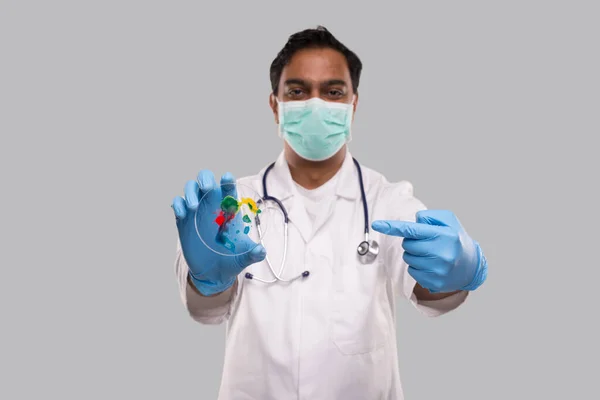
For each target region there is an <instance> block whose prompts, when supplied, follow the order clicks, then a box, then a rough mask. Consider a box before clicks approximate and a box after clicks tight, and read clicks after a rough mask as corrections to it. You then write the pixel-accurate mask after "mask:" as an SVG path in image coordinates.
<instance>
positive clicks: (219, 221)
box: [215, 211, 225, 226]
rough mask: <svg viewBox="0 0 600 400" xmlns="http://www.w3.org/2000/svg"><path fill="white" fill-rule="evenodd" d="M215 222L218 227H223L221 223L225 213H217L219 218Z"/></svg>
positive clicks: (223, 220)
mask: <svg viewBox="0 0 600 400" xmlns="http://www.w3.org/2000/svg"><path fill="white" fill-rule="evenodd" d="M215 222H216V223H217V225H219V226H221V225H223V223H224V222H225V213H224V212H223V211H221V212H220V213H219V216H218V217H217V218H216V219H215Z"/></svg>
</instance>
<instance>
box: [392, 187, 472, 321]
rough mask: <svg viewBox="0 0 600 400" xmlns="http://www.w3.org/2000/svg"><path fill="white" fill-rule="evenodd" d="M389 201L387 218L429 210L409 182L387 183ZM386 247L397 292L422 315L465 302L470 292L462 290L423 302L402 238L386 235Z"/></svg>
mask: <svg viewBox="0 0 600 400" xmlns="http://www.w3.org/2000/svg"><path fill="white" fill-rule="evenodd" d="M382 199H384V203H385V204H386V209H385V217H384V218H385V219H390V220H403V221H411V222H414V221H416V214H417V212H419V211H421V210H426V209H427V208H426V206H425V205H424V204H423V203H422V202H421V201H420V200H419V199H417V198H416V197H415V196H414V194H413V186H412V184H411V183H410V182H407V181H401V182H398V183H392V184H390V183H386V185H385V187H384V190H383V196H382ZM382 241H383V243H384V246H385V249H386V251H385V261H384V262H385V266H386V270H387V273H388V276H389V278H390V281H391V282H390V283H391V285H392V287H393V290H394V293H395V294H396V295H398V296H400V297H401V298H404V299H407V300H408V301H409V302H410V303H411V304H412V305H413V306H414V307H415V308H416V309H417V310H418V311H419V312H420V313H421V314H423V315H425V316H428V317H438V316H441V315H444V314H446V313H448V312H450V311H452V310H454V309H456V308H458V307H459V306H460V305H462V304H463V303H464V302H465V300H466V299H467V297H468V292H459V293H456V294H453V295H451V296H449V297H446V298H444V299H441V300H434V301H421V300H417V297H416V296H415V294H414V293H413V290H414V288H415V285H416V283H417V282H416V281H415V279H414V278H413V277H412V276H411V275H410V274H409V273H408V265H407V264H406V262H405V261H404V259H403V258H402V256H403V254H404V249H403V248H402V238H398V237H394V236H389V235H385V236H384V237H383V238H382Z"/></svg>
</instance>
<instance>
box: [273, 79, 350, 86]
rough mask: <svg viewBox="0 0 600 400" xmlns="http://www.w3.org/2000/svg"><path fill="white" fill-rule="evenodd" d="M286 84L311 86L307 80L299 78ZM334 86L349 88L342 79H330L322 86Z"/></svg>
mask: <svg viewBox="0 0 600 400" xmlns="http://www.w3.org/2000/svg"><path fill="white" fill-rule="evenodd" d="M284 84H285V85H302V86H310V84H308V83H307V82H306V81H305V80H303V79H297V78H292V79H288V80H286V81H285V82H284ZM333 85H340V86H347V84H346V81H344V80H342V79H330V80H328V81H325V82H323V83H322V84H321V86H333Z"/></svg>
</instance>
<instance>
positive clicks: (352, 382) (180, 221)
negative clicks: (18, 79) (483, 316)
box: [173, 27, 487, 400]
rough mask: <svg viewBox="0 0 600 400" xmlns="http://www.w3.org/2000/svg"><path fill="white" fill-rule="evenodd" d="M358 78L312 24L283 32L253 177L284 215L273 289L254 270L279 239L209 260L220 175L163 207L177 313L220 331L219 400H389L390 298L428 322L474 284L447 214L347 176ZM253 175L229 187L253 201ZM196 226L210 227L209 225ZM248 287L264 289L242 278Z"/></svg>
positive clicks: (390, 187) (405, 187)
mask: <svg viewBox="0 0 600 400" xmlns="http://www.w3.org/2000/svg"><path fill="white" fill-rule="evenodd" d="M361 68H362V65H361V61H360V60H359V58H358V57H357V56H356V55H355V54H354V53H353V52H351V51H350V50H348V49H347V48H346V47H345V46H344V45H343V44H341V43H340V42H339V41H338V40H336V39H335V38H334V37H333V36H332V35H331V33H329V32H328V31H327V30H326V29H325V28H323V27H318V28H317V29H308V30H305V31H302V32H299V33H296V34H295V35H292V36H291V37H290V38H289V41H288V42H287V44H286V45H285V47H284V48H283V49H282V50H281V52H280V53H279V54H278V55H277V57H276V58H275V60H274V61H273V63H272V66H271V74H270V76H271V84H272V90H273V91H272V94H271V95H270V99H269V102H270V106H271V108H272V110H273V115H274V117H275V122H276V124H277V126H278V131H279V135H280V137H282V138H283V144H284V149H283V152H282V153H281V154H280V156H279V158H278V159H277V161H276V163H275V165H274V166H273V168H272V169H270V171H269V172H268V177H267V179H266V180H267V186H268V191H269V195H270V196H273V197H276V198H277V199H279V200H280V201H281V202H282V204H283V206H284V207H285V209H286V210H287V212H288V215H289V231H288V234H289V238H288V246H287V258H286V260H287V261H286V263H287V264H286V270H285V273H284V276H280V278H282V279H284V280H288V281H289V282H282V281H278V280H277V279H274V277H273V274H274V273H271V272H270V271H271V269H270V268H269V266H268V264H267V262H266V261H267V260H266V259H265V257H266V256H267V255H268V258H269V260H270V261H271V262H272V263H273V265H274V270H275V271H277V270H278V266H279V264H278V263H277V260H281V259H282V258H283V255H284V254H283V247H284V239H283V233H282V232H283V230H282V229H279V230H277V232H268V237H267V239H266V240H265V242H264V245H265V246H264V247H263V246H262V245H258V246H256V247H243V246H245V245H246V246H247V245H248V243H249V242H245V245H244V244H242V247H243V248H247V249H249V251H246V252H245V253H244V254H241V255H238V256H235V257H228V256H221V255H217V254H215V253H214V252H212V251H211V250H209V249H207V248H206V246H204V245H203V244H202V243H201V242H200V240H199V239H198V235H197V234H196V225H195V221H194V218H195V217H194V215H195V212H196V209H197V208H198V202H199V199H200V198H202V196H203V195H204V194H206V193H208V192H210V193H214V192H215V191H214V190H213V189H217V190H216V192H217V193H219V195H218V196H217V197H216V198H215V199H214V202H215V204H213V205H216V206H217V207H218V201H219V200H220V199H221V198H223V197H224V196H226V195H227V194H232V193H233V191H234V190H235V189H231V187H232V185H228V184H231V183H233V182H234V178H233V176H232V175H231V174H225V175H224V176H223V177H222V178H221V185H222V186H219V185H217V183H216V181H215V178H214V176H213V174H212V173H211V172H210V171H206V170H205V171H201V172H200V173H199V175H198V179H197V181H189V182H188V183H187V185H186V187H185V196H184V197H183V198H182V197H177V198H175V200H174V202H173V209H174V211H175V216H176V221H177V228H178V232H179V242H178V243H179V245H178V249H177V259H176V272H177V276H178V279H179V284H180V288H181V295H182V299H183V301H184V304H185V305H186V307H187V309H188V311H189V313H190V315H191V317H192V318H194V319H195V320H196V321H198V322H200V323H202V324H219V323H222V322H225V321H226V322H227V342H226V353H225V365H224V371H223V378H222V383H221V388H220V394H219V399H222V400H230V399H231V400H242V399H248V400H249V399H254V400H268V399H273V400H275V399H276V400H291V399H310V400H334V399H339V400H348V399H360V400H375V399H394V400H397V399H402V398H403V393H402V386H401V382H400V376H399V368H398V360H397V347H396V332H395V329H396V323H395V301H396V297H397V296H399V297H401V298H404V299H408V300H409V301H410V302H411V303H412V304H413V305H414V306H415V307H416V308H417V309H418V310H420V311H422V312H423V313H424V314H426V315H429V316H438V315H441V314H444V313H446V312H448V311H450V310H453V309H455V308H456V307H458V306H459V305H460V304H462V303H463V302H464V300H465V299H466V297H467V295H468V293H469V292H470V291H473V290H475V289H477V288H478V287H479V286H480V285H481V284H482V283H483V282H484V281H485V279H486V276H487V262H486V259H485V257H484V255H483V253H482V251H481V248H480V246H479V245H478V243H477V242H475V241H474V240H473V239H471V238H470V237H469V236H468V234H467V233H466V232H465V230H464V229H463V227H462V226H461V224H460V223H459V221H458V219H457V218H456V216H455V215H454V214H452V213H451V212H450V211H444V210H442V211H437V210H426V209H425V206H424V205H423V204H422V203H421V202H420V201H419V200H418V199H416V198H415V197H414V196H413V188H412V185H411V184H410V183H409V182H406V181H401V182H398V183H389V182H388V181H387V180H386V179H385V178H384V177H383V176H382V175H381V174H379V173H377V172H375V171H373V170H371V169H369V168H367V167H364V166H361V167H362V168H361V169H360V171H359V169H358V168H356V166H355V164H354V162H353V159H352V156H351V155H350V152H349V150H348V149H347V143H348V141H349V140H350V127H351V123H352V120H353V115H354V113H355V111H356V107H357V100H358V86H359V80H360V73H361ZM266 171H267V168H265V169H263V170H262V171H260V173H259V174H257V175H255V176H250V177H247V178H244V179H242V180H240V181H238V184H239V183H243V184H244V185H248V186H251V187H253V188H254V189H255V190H256V191H258V192H259V193H262V190H263V189H262V178H263V175H264V174H265V172H266ZM359 172H360V173H359ZM361 176H362V178H361ZM360 179H362V181H363V184H364V195H365V198H366V202H365V203H366V205H367V208H368V210H367V211H368V218H369V219H370V221H371V226H370V228H372V229H371V230H370V237H369V240H376V241H377V242H378V243H379V254H378V255H377V257H376V258H375V260H374V261H372V262H370V263H363V262H362V261H361V258H360V257H359V255H358V254H357V245H358V244H359V243H361V242H362V241H363V240H364V223H365V222H364V209H363V202H362V193H361V187H360V185H359V182H360ZM219 187H222V188H223V189H222V193H221V191H220V190H219ZM226 188H227V189H226ZM232 190H233V191H232ZM202 217H204V216H203V215H201V220H202V221H209V222H207V223H214V222H213V220H214V215H212V214H210V215H206V218H204V219H202ZM203 226H204V225H202V224H201V226H200V228H199V229H200V230H202V229H205V227H203ZM270 229H274V228H270ZM252 243H253V242H252ZM303 271H308V273H305V274H303ZM259 276H260V277H261V279H263V280H272V281H274V283H271V284H265V283H262V282H260V281H257V279H252V278H253V277H259ZM296 276H300V277H301V278H300V279H292V278H294V277H296ZM246 278H248V279H246ZM290 280H291V281H290Z"/></svg>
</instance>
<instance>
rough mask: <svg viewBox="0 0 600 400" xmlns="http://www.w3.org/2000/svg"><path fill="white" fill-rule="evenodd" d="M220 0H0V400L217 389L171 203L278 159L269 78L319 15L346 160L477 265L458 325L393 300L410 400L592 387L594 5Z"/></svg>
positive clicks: (214, 347)
mask: <svg viewBox="0 0 600 400" xmlns="http://www.w3.org/2000/svg"><path fill="white" fill-rule="evenodd" d="M238 3H239V5H233V4H231V2H219V4H217V2H211V3H210V5H205V6H202V5H201V2H200V1H163V2H158V1H124V0H120V1H107V0H105V1H95V2H91V1H52V2H50V1H38V2H33V1H0V5H1V6H0V132H1V138H2V144H1V146H0V151H1V154H2V155H1V157H0V162H1V163H2V168H1V169H0V171H1V172H0V173H1V174H2V176H1V179H2V197H1V198H2V207H1V208H0V212H1V213H2V214H1V221H2V222H1V225H0V226H1V229H2V250H1V252H0V257H2V258H1V276H0V286H1V287H0V300H1V301H0V307H2V310H1V315H2V321H1V328H2V329H1V333H0V338H1V341H0V346H1V347H0V368H1V371H0V372H1V376H2V378H1V383H0V398H2V399H42V398H50V397H52V398H61V399H109V398H110V399H142V398H143V399H175V398H180V399H214V398H215V397H216V393H217V389H218V385H219V381H220V375H221V368H222V355H223V354H222V352H223V345H224V329H223V326H219V327H207V326H201V325H199V324H197V323H195V322H193V321H192V320H191V319H190V318H189V317H188V316H187V314H186V311H185V309H184V307H183V305H182V304H181V302H180V299H179V294H178V292H177V286H176V281H175V275H174V270H173V263H174V256H175V244H176V230H175V225H174V221H173V214H172V210H171V208H170V204H171V201H172V199H173V197H174V196H176V195H180V194H182V192H183V187H184V184H185V182H186V180H188V179H193V178H194V177H195V175H196V173H197V172H198V171H199V170H200V169H201V168H212V169H213V170H214V171H215V172H216V173H217V174H222V173H224V172H225V171H227V170H229V171H231V172H232V173H234V174H235V175H237V176H242V175H246V174H253V173H255V172H257V171H258V170H259V169H260V168H261V167H263V166H265V165H266V164H267V163H269V162H271V161H272V160H273V159H275V158H276V156H277V155H278V153H279V151H280V149H281V146H282V143H281V141H280V139H279V138H278V137H277V135H276V131H275V124H274V121H273V118H272V115H271V111H270V109H269V108H268V103H267V100H268V94H269V81H268V68H269V64H270V62H271V61H272V59H273V58H274V57H275V55H276V53H277V52H278V51H279V50H280V48H281V47H282V46H283V44H284V43H285V41H286V39H287V37H288V35H290V34H292V33H294V32H295V31H298V30H301V29H304V28H307V27H315V26H316V25H317V24H324V25H326V26H327V27H328V28H329V29H330V30H331V31H332V32H333V34H334V35H336V36H337V37H338V38H339V39H340V40H342V41H343V42H344V43H345V44H347V45H348V46H349V47H350V48H351V49H353V50H355V51H356V52H357V53H358V55H359V56H360V57H361V58H362V60H363V62H364V74H363V77H362V82H361V85H360V101H359V107H358V114H357V117H356V125H355V130H354V141H353V142H352V144H351V147H350V149H351V151H352V152H353V154H354V155H355V156H356V157H357V158H358V159H359V160H360V161H361V162H362V163H364V164H366V165H367V166H370V167H372V168H374V169H377V170H379V171H381V172H383V173H385V174H386V175H387V177H388V178H389V179H390V180H398V179H408V180H410V181H412V182H413V184H414V185H415V190H416V195H417V196H418V197H419V198H420V199H421V200H422V201H423V202H425V203H426V204H427V206H428V207H430V208H447V209H451V210H452V211H454V212H455V213H456V214H457V215H458V216H459V218H460V219H461V221H462V222H463V224H464V225H465V227H466V228H467V230H468V232H469V233H470V234H471V235H472V236H473V237H474V238H476V239H477V240H478V241H480V242H481V244H482V246H483V248H484V249H485V252H486V254H487V257H488V259H489V267H490V274H489V280H488V282H487V283H486V284H485V286H484V287H482V289H481V290H480V291H478V292H476V293H474V295H473V296H472V298H471V299H470V301H469V302H468V303H467V304H465V306H464V307H463V308H461V309H460V310H459V311H455V312H453V313H452V314H449V315H447V316H445V317H442V318H439V319H427V318H425V317H422V316H420V315H419V314H418V313H417V312H416V311H415V310H414V309H412V308H411V307H410V306H409V305H408V304H405V303H402V304H401V306H400V308H399V322H398V328H399V337H398V339H399V346H400V348H399V351H400V362H401V373H402V380H403V383H404V386H405V392H406V393H405V394H406V397H407V399H410V400H419V399H439V398H454V399H457V398H461V399H506V398H514V399H531V398H536V399H542V398H543V399H566V398H577V396H584V395H585V394H587V396H586V398H594V397H596V396H597V392H598V390H597V383H596V382H595V380H597V379H598V378H597V373H598V368H597V364H596V362H595V360H596V359H597V357H598V345H597V338H598V310H597V305H598V300H597V299H598V297H597V293H596V292H597V287H598V279H599V278H600V274H599V273H598V267H599V265H598V261H597V260H598V258H597V257H598V255H597V253H596V252H597V250H598V246H597V245H596V240H595V239H597V237H598V235H597V233H596V232H597V229H598V228H597V227H598V206H597V205H598V192H597V184H598V177H597V174H598V171H599V168H598V159H597V145H595V143H597V141H596V140H595V139H596V138H595V136H597V135H598V134H599V133H600V129H599V121H598V111H599V93H600V87H599V77H598V71H600V62H599V61H600V59H599V51H598V49H599V48H600V45H599V43H598V39H599V37H600V29H599V24H598V17H599V11H600V8H599V7H598V3H597V2H595V1H561V2H558V1H549V0H545V1H541V0H540V1H524V0H519V1H506V0H505V1H494V2H492V1H475V0H472V1H403V2H389V4H388V5H387V6H384V5H383V4H384V3H383V2H381V3H376V2H373V1H369V2H363V3H360V4H359V3H356V5H351V4H350V2H349V1H344V2H331V1H328V2H326V3H327V6H324V5H322V4H320V5H319V3H320V2H305V1H302V2H300V1H298V2H283V1H277V2H269V3H266V2H238ZM392 3H393V4H394V5H392ZM225 135H231V138H232V140H235V141H237V142H238V143H241V144H240V146H238V147H233V148H232V147H228V150H227V152H228V153H229V154H233V155H235V157H232V156H229V157H227V158H225V157H223V151H221V150H219V151H216V150H215V149H217V148H222V147H220V146H222V145H223V142H222V140H223V138H224V137H225ZM249 138H258V139H259V140H260V141H261V142H260V147H259V148H257V147H256V146H254V145H253V144H252V142H251V141H249V140H248V139H249ZM244 143H245V144H244ZM250 146H252V148H253V151H252V152H250V151H249V149H250ZM231 160H233V161H231ZM592 394H593V395H592ZM596 398H597V397H596Z"/></svg>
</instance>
